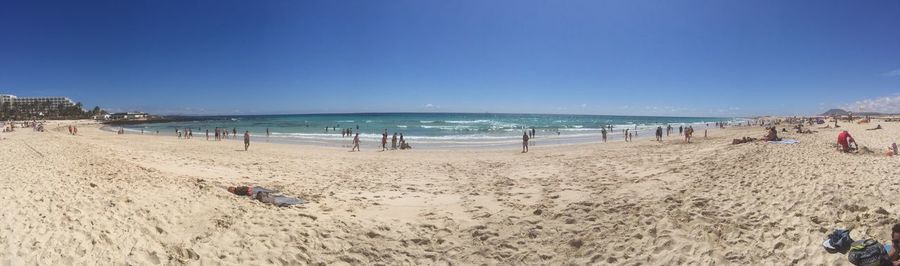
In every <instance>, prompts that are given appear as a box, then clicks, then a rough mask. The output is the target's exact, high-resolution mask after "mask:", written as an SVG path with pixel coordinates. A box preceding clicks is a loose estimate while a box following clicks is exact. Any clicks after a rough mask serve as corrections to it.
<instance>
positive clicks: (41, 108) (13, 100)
mask: <svg viewBox="0 0 900 266" xmlns="http://www.w3.org/2000/svg"><path fill="white" fill-rule="evenodd" d="M6 103H8V107H9V108H10V109H12V110H16V112H18V113H22V114H28V115H44V114H58V113H60V112H62V111H64V110H67V109H69V108H72V107H73V106H75V105H76V104H75V101H72V99H69V97H17V96H15V95H11V94H0V107H3V106H4V105H5V104H6ZM82 111H83V110H82Z"/></svg>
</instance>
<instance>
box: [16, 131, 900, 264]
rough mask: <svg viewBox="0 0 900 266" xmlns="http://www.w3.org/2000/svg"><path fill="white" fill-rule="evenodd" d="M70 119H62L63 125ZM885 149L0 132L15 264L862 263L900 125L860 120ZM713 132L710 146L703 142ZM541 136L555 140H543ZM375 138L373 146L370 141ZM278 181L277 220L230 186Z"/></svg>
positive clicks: (887, 201) (879, 213) (883, 232)
mask: <svg viewBox="0 0 900 266" xmlns="http://www.w3.org/2000/svg"><path fill="white" fill-rule="evenodd" d="M66 123H69V122H56V124H55V125H52V126H51V127H50V128H55V127H57V126H63V125H64V124H66ZM844 126H845V128H849V130H850V132H851V133H853V134H854V136H855V137H856V138H857V140H858V141H859V143H860V144H861V145H863V146H868V147H870V148H872V149H873V150H875V151H877V153H876V154H858V155H849V154H841V153H838V152H837V151H835V150H834V147H833V144H832V143H834V140H835V137H836V135H837V130H836V129H816V130H818V133H816V134H794V133H788V134H786V135H784V137H789V138H795V139H798V140H800V142H801V143H800V144H796V145H776V144H760V143H751V144H741V145H730V142H731V139H732V138H738V137H741V136H753V137H759V136H761V135H762V134H763V133H764V131H763V130H762V129H761V128H758V127H752V128H730V129H724V130H718V129H717V130H711V131H710V136H711V137H710V138H709V139H702V138H697V139H696V142H695V143H691V144H686V143H683V142H682V141H681V140H679V139H677V138H676V137H674V136H673V137H671V138H668V139H667V140H666V141H665V142H664V143H656V142H653V141H651V140H647V139H640V140H637V141H636V142H633V143H622V142H617V143H606V144H599V143H598V144H590V145H580V146H555V147H542V146H540V145H538V146H537V147H536V148H535V149H533V150H532V152H530V153H528V154H521V153H519V152H518V151H517V150H475V151H457V150H454V151H439V150H412V151H392V152H377V151H375V150H371V149H369V150H366V149H363V151H362V152H358V153H350V152H347V149H344V148H328V147H313V146H301V145H283V144H268V143H265V141H264V139H265V138H264V137H256V138H254V142H253V145H252V146H251V148H250V151H248V152H244V151H239V150H241V149H242V144H241V143H240V142H238V141H223V142H215V141H206V140H205V139H204V138H201V137H195V138H194V139H191V140H182V139H177V138H175V137H174V136H166V137H162V136H149V135H143V136H142V135H124V136H123V135H115V134H114V133H110V132H104V131H100V130H98V129H97V126H96V125H82V126H81V128H80V129H81V130H80V135H78V136H71V135H68V134H66V132H63V131H65V128H64V127H62V128H61V129H60V128H55V129H54V130H51V131H50V132H45V133H38V132H32V131H31V130H27V129H19V131H17V132H14V133H3V134H0V138H2V140H0V147H2V148H3V149H2V152H0V177H2V179H3V180H2V182H0V202H3V204H2V205H0V219H2V221H3V223H2V226H0V245H2V246H0V258H3V259H2V263H3V264H10V263H12V264H51V265H57V264H90V263H97V264H121V263H128V264H138V265H148V264H245V265H256V264H284V265H296V264H367V265H371V264H385V265H396V264H426V265H443V264H454V265H459V264H464V265H469V264H549V265H559V264H578V265H581V264H615V265H647V264H651V265H661V264H703V265H710V264H712V265H727V264H761V265H786V264H803V265H822V264H847V263H846V258H845V257H844V256H841V255H831V254H827V253H825V252H824V251H823V250H822V249H821V247H820V246H819V245H820V244H821V241H822V239H823V238H824V236H825V234H826V233H827V232H828V231H830V230H831V229H832V228H836V227H841V228H853V229H854V231H853V236H854V237H861V236H863V235H869V236H872V237H875V238H877V239H881V240H887V239H888V238H889V233H890V227H891V225H892V224H894V223H897V222H900V219H898V218H897V215H896V213H898V212H900V206H898V205H897V204H894V202H898V200H900V194H898V191H900V181H898V179H897V178H896V177H897V176H900V170H898V168H897V165H898V162H900V158H898V157H884V156H882V155H880V153H881V152H882V151H883V149H884V147H886V146H887V145H890V143H891V142H894V141H896V140H897V139H896V138H897V136H898V135H900V134H898V133H900V124H894V123H882V126H884V127H885V129H884V130H878V131H865V130H862V129H863V128H868V127H872V126H871V125H863V126H859V125H850V124H845V125H844ZM698 135H701V136H702V132H701V133H700V134H698ZM537 141H538V144H540V139H537ZM369 146H372V145H365V144H364V145H363V147H369ZM233 185H260V186H264V187H269V188H274V189H279V190H281V191H282V192H284V193H285V194H287V195H295V196H299V197H302V198H303V199H305V200H307V201H309V203H308V204H305V205H303V206H300V207H289V208H278V207H273V206H268V205H264V204H262V203H259V202H256V201H252V200H250V199H247V198H242V197H238V196H234V195H232V194H229V193H228V192H227V191H225V190H224V189H223V187H225V186H233Z"/></svg>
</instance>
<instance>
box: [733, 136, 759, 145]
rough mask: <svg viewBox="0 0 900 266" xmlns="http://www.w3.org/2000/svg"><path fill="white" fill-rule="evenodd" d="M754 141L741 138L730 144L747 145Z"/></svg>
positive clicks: (748, 138) (753, 139)
mask: <svg viewBox="0 0 900 266" xmlns="http://www.w3.org/2000/svg"><path fill="white" fill-rule="evenodd" d="M754 141H756V139H755V138H750V137H743V138H739V139H733V140H731V144H732V145H736V144H743V143H749V142H754Z"/></svg>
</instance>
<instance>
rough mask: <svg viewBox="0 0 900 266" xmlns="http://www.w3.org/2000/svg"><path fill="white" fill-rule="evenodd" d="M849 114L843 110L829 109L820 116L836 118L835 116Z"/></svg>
mask: <svg viewBox="0 0 900 266" xmlns="http://www.w3.org/2000/svg"><path fill="white" fill-rule="evenodd" d="M848 114H850V112H847V111H846V110H844V109H831V110H828V111H825V112H824V113H822V114H821V115H822V116H836V115H848Z"/></svg>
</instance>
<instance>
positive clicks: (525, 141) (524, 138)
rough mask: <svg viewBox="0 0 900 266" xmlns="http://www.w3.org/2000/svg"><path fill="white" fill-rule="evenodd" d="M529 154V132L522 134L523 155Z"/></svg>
mask: <svg viewBox="0 0 900 266" xmlns="http://www.w3.org/2000/svg"><path fill="white" fill-rule="evenodd" d="M526 152H528V131H527V130H526V131H525V133H522V153H526Z"/></svg>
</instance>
